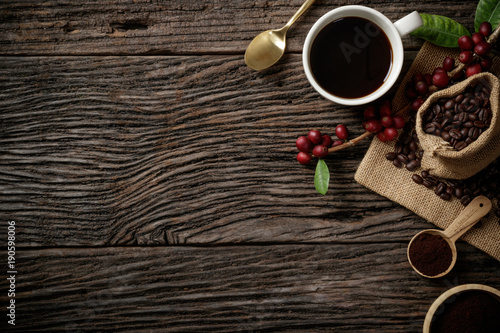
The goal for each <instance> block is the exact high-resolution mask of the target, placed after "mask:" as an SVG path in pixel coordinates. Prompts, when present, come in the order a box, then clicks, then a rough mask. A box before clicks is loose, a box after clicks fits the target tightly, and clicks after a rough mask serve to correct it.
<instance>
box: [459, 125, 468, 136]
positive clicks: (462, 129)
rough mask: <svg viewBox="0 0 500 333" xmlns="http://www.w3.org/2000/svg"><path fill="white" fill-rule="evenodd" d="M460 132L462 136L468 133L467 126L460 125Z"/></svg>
mask: <svg viewBox="0 0 500 333" xmlns="http://www.w3.org/2000/svg"><path fill="white" fill-rule="evenodd" d="M460 134H462V137H467V136H468V135H469V129H468V128H467V127H462V128H461V129H460Z"/></svg>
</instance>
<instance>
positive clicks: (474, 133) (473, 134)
mask: <svg viewBox="0 0 500 333" xmlns="http://www.w3.org/2000/svg"><path fill="white" fill-rule="evenodd" d="M468 136H469V138H471V139H472V140H476V139H477V137H478V136H479V128H476V127H472V128H469V133H468Z"/></svg>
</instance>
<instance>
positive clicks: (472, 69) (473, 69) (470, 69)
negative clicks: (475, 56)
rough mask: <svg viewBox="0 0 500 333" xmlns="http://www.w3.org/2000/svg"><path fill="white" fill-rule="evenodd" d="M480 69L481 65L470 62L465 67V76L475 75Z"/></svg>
mask: <svg viewBox="0 0 500 333" xmlns="http://www.w3.org/2000/svg"><path fill="white" fill-rule="evenodd" d="M481 71H482V68H481V65H480V64H478V63H475V64H470V65H469V66H467V68H466V69H465V75H466V76H467V77H471V76H472V75H476V74H479V73H481Z"/></svg>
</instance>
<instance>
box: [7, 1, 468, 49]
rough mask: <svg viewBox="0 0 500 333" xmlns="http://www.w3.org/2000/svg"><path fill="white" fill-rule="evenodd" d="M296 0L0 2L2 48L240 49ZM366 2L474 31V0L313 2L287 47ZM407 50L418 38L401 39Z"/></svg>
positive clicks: (282, 17)
mask: <svg viewBox="0 0 500 333" xmlns="http://www.w3.org/2000/svg"><path fill="white" fill-rule="evenodd" d="M302 2H303V1H302V0H292V1H286V0H273V1H268V0H258V1H244V0H238V1H234V0H223V1H213V0H201V1H200V0H186V1H182V2H180V1H178V0H158V1H149V0H134V1H119V0H106V1H90V0H82V1H75V0H50V1H43V2H40V1H38V0H27V1H22V2H20V1H14V0H5V1H2V2H1V3H0V31H2V34H0V54H3V55H28V54H29V55H33V54H35V55H117V54H130V55H140V54H142V55H145V54H163V55H170V54H221V53H223V54H235V53H238V54H242V53H243V52H244V50H245V49H246V47H247V45H248V44H249V43H250V41H251V40H252V39H253V38H254V37H255V36H256V35H257V34H258V33H260V32H261V31H264V30H268V29H273V28H274V29H275V28H279V27H281V26H283V25H284V24H285V23H286V22H287V21H288V20H289V18H290V17H292V15H293V14H294V13H295V12H296V11H297V9H298V8H299V7H300V5H301V4H302ZM353 4H354V5H365V6H369V7H373V8H375V9H377V10H379V11H381V12H382V13H383V14H384V15H386V16H387V17H389V18H390V19H391V20H392V21H393V22H395V21H397V20H398V19H399V18H401V17H403V16H404V15H406V14H408V13H410V12H412V11H414V10H419V11H420V12H424V13H428V14H438V15H446V16H448V17H450V18H452V19H455V20H457V21H458V22H460V23H462V24H463V25H464V26H466V27H467V28H469V29H473V22H474V13H475V9H476V5H477V1H470V0H469V1H451V0H448V1H435V0H421V1H405V0H395V1H388V0H373V1H360V0H348V1H339V0H334V1H326V0H319V1H317V2H316V3H315V4H314V5H313V6H312V7H311V8H310V10H308V12H307V13H306V15H304V16H303V17H301V18H300V19H299V21H298V22H297V23H295V25H294V26H293V27H292V28H291V29H290V31H289V33H288V49H287V52H292V53H296V52H300V51H301V50H302V44H303V42H304V39H305V36H306V34H307V31H308V30H309V29H310V27H311V26H312V25H313V23H314V22H315V21H316V20H317V19H318V18H319V17H320V16H322V15H323V14H325V13H326V12H328V11H330V10H332V9H334V8H337V7H339V6H342V5H353ZM404 44H405V46H406V47H407V48H408V49H411V50H416V49H418V48H419V47H420V46H421V45H422V41H421V40H419V39H418V38H415V37H405V38H404Z"/></svg>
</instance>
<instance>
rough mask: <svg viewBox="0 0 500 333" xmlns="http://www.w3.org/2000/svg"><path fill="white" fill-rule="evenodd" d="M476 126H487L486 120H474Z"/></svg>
mask: <svg viewBox="0 0 500 333" xmlns="http://www.w3.org/2000/svg"><path fill="white" fill-rule="evenodd" d="M474 127H477V128H484V127H485V124H484V121H481V120H476V121H475V122H474Z"/></svg>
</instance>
